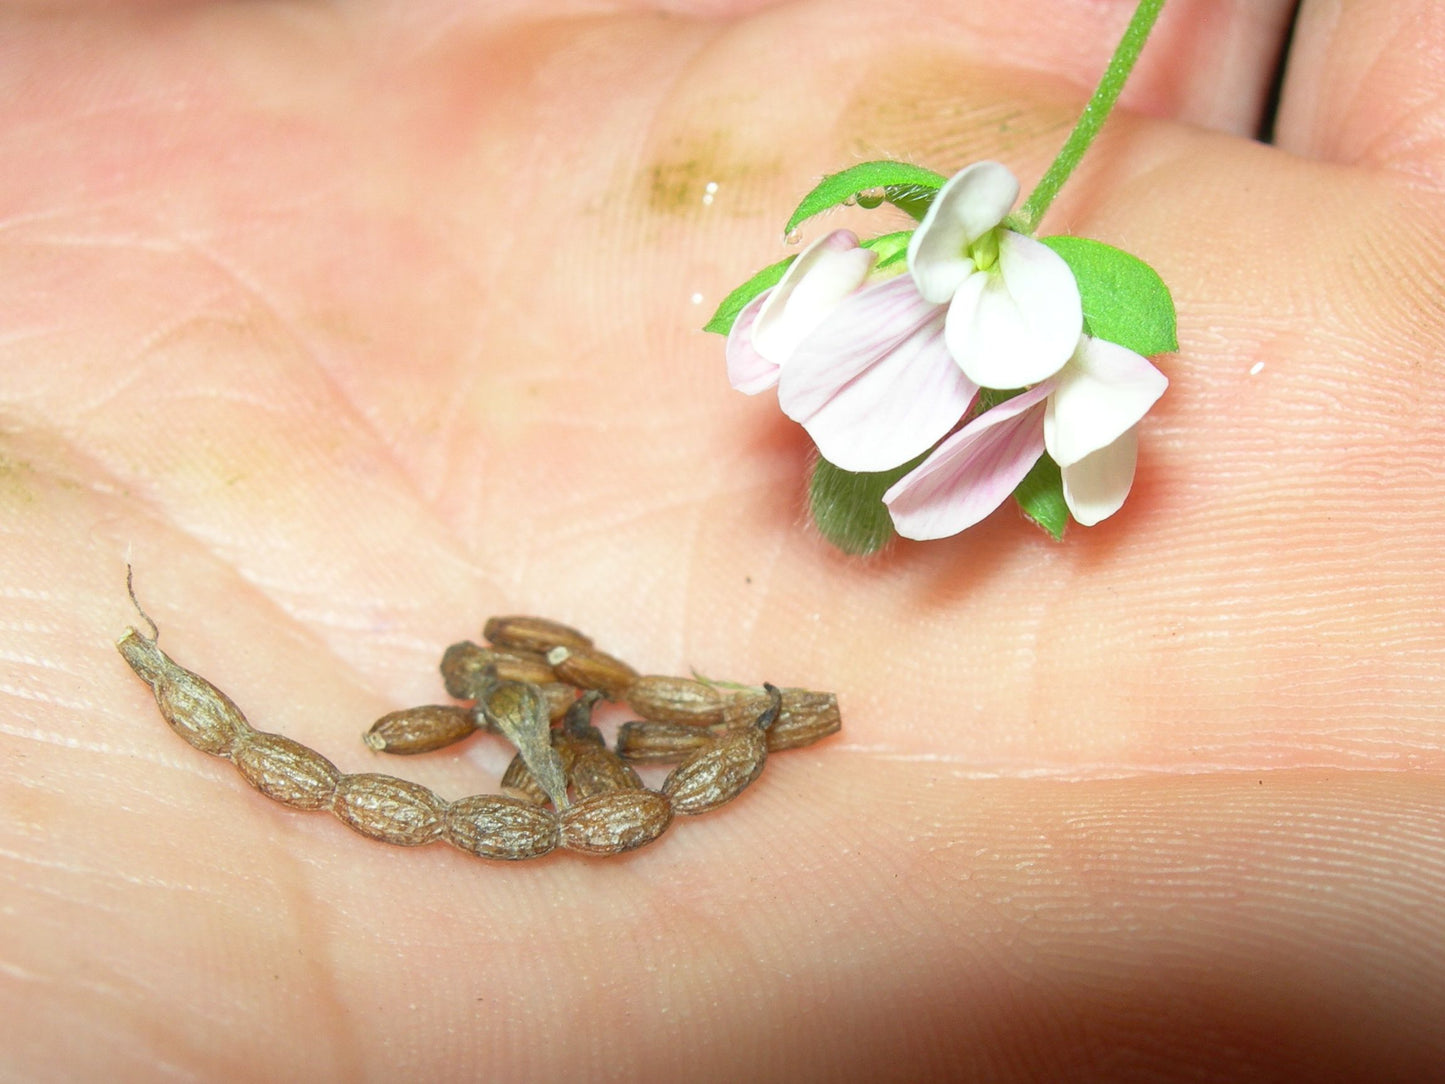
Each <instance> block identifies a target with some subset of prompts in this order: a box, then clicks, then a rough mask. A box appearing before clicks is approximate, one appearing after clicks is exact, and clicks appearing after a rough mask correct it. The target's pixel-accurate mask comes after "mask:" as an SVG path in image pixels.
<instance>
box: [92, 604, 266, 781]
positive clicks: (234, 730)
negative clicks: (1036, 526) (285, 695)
mask: <svg viewBox="0 0 1445 1084" xmlns="http://www.w3.org/2000/svg"><path fill="white" fill-rule="evenodd" d="M115 646H116V648H117V649H119V651H120V653H121V657H122V658H124V659H125V661H126V662H127V663H128V664H129V665H130V668H131V669H132V670H134V671H135V672H136V675H137V676H138V677H139V678H140V679H141V680H142V681H144V682H145V683H146V684H147V685H149V686H150V687H151V692H152V693H153V694H154V695H155V698H156V706H157V707H159V708H160V710H161V715H162V717H164V719H165V721H166V722H167V723H168V724H169V725H170V728H171V729H172V730H174V731H175V732H176V733H177V734H179V735H180V736H181V737H182V738H184V739H185V740H186V741H187V742H189V743H190V744H191V745H193V746H195V747H196V748H197V749H199V750H201V752H203V753H210V754H211V755H212V756H218V757H224V756H229V755H230V753H231V750H232V749H233V748H234V747H235V745H236V743H237V742H238V741H240V740H241V739H242V738H244V737H246V736H248V735H251V734H254V733H255V732H256V731H255V730H254V729H253V728H252V726H251V724H250V723H248V722H246V717H245V716H244V715H242V714H241V709H240V708H238V707H236V705H235V704H233V703H232V702H231V698H230V697H229V696H227V695H226V694H225V693H223V692H221V690H220V689H218V688H216V687H215V686H214V685H212V684H211V683H210V682H209V681H207V680H206V679H205V678H203V677H201V676H200V675H199V674H193V673H191V671H189V670H187V669H186V668H185V667H183V666H177V665H176V664H175V662H174V661H173V660H172V659H171V657H170V656H169V655H167V654H166V653H165V652H164V651H162V650H161V649H160V648H159V647H157V646H156V642H155V641H154V640H151V639H147V638H146V637H145V636H142V635H141V634H140V633H139V632H137V631H136V630H135V629H133V628H128V629H126V630H125V635H124V636H122V637H121V638H120V639H119V640H118V641H116V645H115Z"/></svg>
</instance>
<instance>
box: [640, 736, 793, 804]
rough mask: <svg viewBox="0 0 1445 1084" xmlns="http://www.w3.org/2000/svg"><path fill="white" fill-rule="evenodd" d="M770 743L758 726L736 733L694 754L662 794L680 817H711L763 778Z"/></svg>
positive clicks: (666, 783)
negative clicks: (720, 807) (722, 806)
mask: <svg viewBox="0 0 1445 1084" xmlns="http://www.w3.org/2000/svg"><path fill="white" fill-rule="evenodd" d="M767 759H768V739H767V735H766V734H764V733H763V731H762V730H760V729H758V728H757V727H755V726H750V727H746V728H745V729H742V730H732V731H728V732H727V733H725V734H722V735H721V736H719V737H718V738H716V739H714V740H713V743H712V744H711V745H710V746H709V747H708V748H705V749H700V750H699V751H698V752H696V753H693V754H692V756H690V757H688V758H687V759H686V760H684V761H683V762H682V763H681V764H679V765H678V766H677V767H676V768H674V769H673V770H672V772H671V773H670V774H669V775H668V777H667V779H666V780H664V781H663V784H662V792H663V793H664V794H666V795H667V796H668V797H669V798H671V799H672V807H673V809H675V810H676V811H677V812H679V813H687V814H690V815H696V814H698V813H707V812H710V811H711V810H714V809H716V808H717V807H718V806H720V805H723V804H725V803H727V802H730V801H732V800H733V799H734V798H736V797H737V796H738V795H739V794H741V793H742V792H743V790H744V788H746V787H747V786H748V784H750V783H751V782H752V781H753V780H754V779H756V778H757V777H758V776H759V775H761V774H762V771H763V765H764V764H765V763H766V762H767Z"/></svg>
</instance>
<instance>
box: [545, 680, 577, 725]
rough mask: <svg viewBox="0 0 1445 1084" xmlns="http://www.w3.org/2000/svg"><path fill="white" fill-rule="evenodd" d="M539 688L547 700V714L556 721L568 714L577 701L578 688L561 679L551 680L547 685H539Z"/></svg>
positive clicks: (552, 720)
mask: <svg viewBox="0 0 1445 1084" xmlns="http://www.w3.org/2000/svg"><path fill="white" fill-rule="evenodd" d="M537 689H538V690H539V691H540V692H541V694H542V698H543V699H544V700H546V701H547V716H548V719H549V720H550V721H551V722H554V723H555V722H556V721H557V720H558V719H560V718H562V717H563V716H564V715H566V714H567V710H568V709H569V708H571V707H572V705H573V704H575V703H576V702H577V690H576V688H575V687H573V686H571V685H564V684H562V682H560V681H549V682H547V683H546V684H545V685H538V686H537Z"/></svg>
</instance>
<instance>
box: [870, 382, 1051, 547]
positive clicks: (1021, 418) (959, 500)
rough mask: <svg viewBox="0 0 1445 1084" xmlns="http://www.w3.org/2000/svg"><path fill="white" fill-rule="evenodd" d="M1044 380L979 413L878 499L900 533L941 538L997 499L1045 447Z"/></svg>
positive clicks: (962, 526)
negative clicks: (1020, 393)
mask: <svg viewBox="0 0 1445 1084" xmlns="http://www.w3.org/2000/svg"><path fill="white" fill-rule="evenodd" d="M1049 390H1050V388H1049V385H1047V384H1043V385H1040V386H1039V387H1037V388H1031V389H1030V390H1028V391H1026V392H1024V393H1023V394H1022V395H1017V396H1015V397H1014V398H1012V399H1010V400H1008V401H1007V402H1004V403H1000V404H999V405H998V406H996V407H994V408H993V409H992V410H989V411H986V412H985V413H983V414H980V415H979V416H978V417H977V418H975V419H974V420H973V421H971V422H969V423H968V424H967V425H966V426H964V427H963V428H962V429H960V430H959V431H958V432H957V433H955V434H953V436H951V437H949V438H948V439H947V440H945V441H944V442H943V443H942V444H940V445H939V446H938V447H937V448H936V449H935V450H934V452H933V454H932V455H930V456H929V457H928V458H927V459H925V460H924V461H923V462H922V463H921V464H920V465H919V466H918V467H917V468H915V469H914V470H912V471H910V472H909V473H908V474H906V475H904V476H903V477H902V478H901V479H900V480H899V481H898V482H896V483H895V484H894V485H893V486H892V488H890V489H889V490H888V492H886V493H884V494H883V503H884V504H885V505H887V506H888V513H889V515H890V516H891V517H892V518H893V526H894V528H895V529H896V530H897V531H898V533H899V534H901V535H902V536H903V537H904V538H914V539H919V540H923V539H929V538H946V537H947V536H949V535H954V534H958V532H959V531H962V530H966V529H967V528H969V527H972V526H973V525H974V524H975V523H977V522H979V520H981V519H983V518H984V517H985V516H987V515H988V514H989V513H990V512H992V511H993V510H994V509H995V508H997V507H998V506H999V505H1001V504H1002V503H1003V502H1004V501H1005V500H1006V499H1007V498H1008V496H1009V494H1010V493H1012V492H1013V491H1014V489H1015V488H1016V487H1017V486H1018V484H1019V483H1020V482H1021V481H1023V479H1024V476H1025V475H1026V474H1028V472H1029V471H1030V470H1031V469H1032V468H1033V465H1034V464H1035V463H1036V462H1038V458H1039V456H1040V455H1042V454H1043V450H1044V428H1043V425H1044V423H1043V399H1044V397H1045V396H1046V395H1047V394H1048V393H1049Z"/></svg>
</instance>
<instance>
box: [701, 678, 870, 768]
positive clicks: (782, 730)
mask: <svg viewBox="0 0 1445 1084" xmlns="http://www.w3.org/2000/svg"><path fill="white" fill-rule="evenodd" d="M782 697H783V706H782V709H781V710H780V711H779V712H778V721H777V722H776V723H774V724H773V725H772V726H770V727H769V728H768V752H770V753H776V752H779V751H780V750H783V749H801V748H802V747H803V746H805V745H812V744H813V743H814V742H815V741H819V740H821V739H823V738H826V737H827V736H828V735H829V734H836V733H837V732H838V731H839V730H840V729H842V726H843V719H842V717H841V716H840V715H839V714H838V698H837V697H836V696H834V695H833V694H832V693H818V692H813V691H812V690H810V689H783V690H782ZM768 701H769V698H768V694H767V693H744V694H742V695H740V696H736V697H733V698H732V699H731V700H728V701H727V704H726V706H725V708H724V712H723V726H724V727H727V728H734V727H743V726H751V725H753V722H754V720H756V718H757V717H758V715H760V714H761V713H762V712H764V711H766V710H767V709H768Z"/></svg>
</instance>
